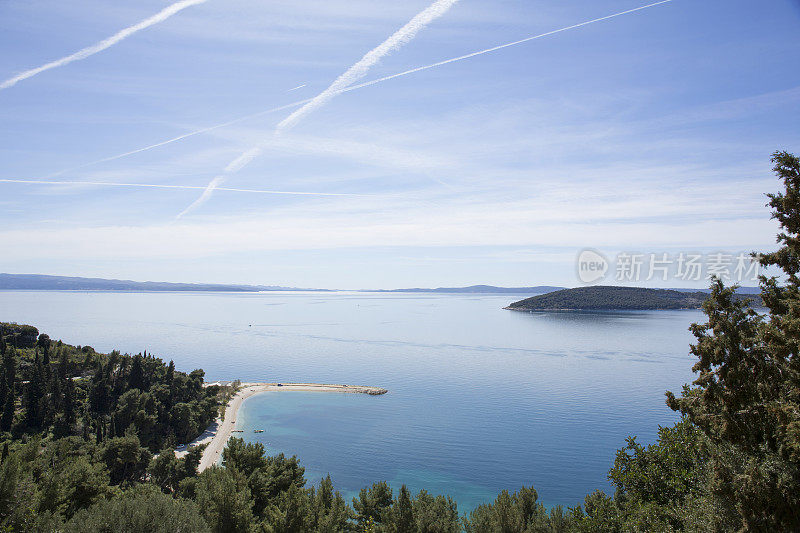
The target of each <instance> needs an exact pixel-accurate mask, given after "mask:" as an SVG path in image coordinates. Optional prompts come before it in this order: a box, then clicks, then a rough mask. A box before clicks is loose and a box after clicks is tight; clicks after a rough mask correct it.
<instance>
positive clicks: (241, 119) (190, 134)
mask: <svg viewBox="0 0 800 533" xmlns="http://www.w3.org/2000/svg"><path fill="white" fill-rule="evenodd" d="M671 1H672V0H662V1H660V2H655V3H653V4H647V5H645V6H640V7H637V8H634V9H628V10H626V11H620V12H619V13H614V14H613V15H607V16H605V17H600V18H596V19H592V20H587V21H585V22H581V23H579V24H573V25H571V26H566V27H564V28H559V29H557V30H553V31H549V32H547V33H541V34H539V35H533V36H531V37H526V38H524V39H520V40H518V41H513V42H510V43H506V44H501V45H498V46H493V47H492V48H486V49H485V50H479V51H477V52H472V53H469V54H465V55H462V56H458V57H454V58H451V59H445V60H444V61H438V62H436V63H431V64H430V65H424V66H421V67H416V68H413V69H411V70H405V71H403V72H398V73H397V74H392V75H390V76H384V77H383V78H377V79H374V80H371V81H366V82H364V83H359V84H357V85H351V86H350V87H347V88H345V89H342V90H341V91H340V93H346V92H350V91H355V90H356V89H362V88H364V87H369V86H372V85H376V84H378V83H383V82H385V81H389V80H393V79H395V78H399V77H401V76H408V75H409V74H416V73H417V72H422V71H424V70H428V69H431V68H434V67H440V66H442V65H447V64H449V63H455V62H456V61H463V60H465V59H471V58H473V57H476V56H480V55H483V54H488V53H490V52H495V51H497V50H502V49H503V48H508V47H510V46H516V45H519V44H522V43H526V42H528V41H533V40H534V39H541V38H542V37H547V36H550V35H555V34H557V33H561V32H564V31H567V30H572V29H575V28H580V27H581V26H586V25H588V24H593V23H595V22H601V21H604V20H608V19H613V18H616V17H620V16H622V15H627V14H629V13H634V12H636V11H641V10H643V9H647V8H650V7H654V6H658V5H661V4H666V3H668V2H671ZM311 100H313V98H307V99H305V100H298V101H297V102H292V103H289V104H286V105H282V106H279V107H273V108H272V109H267V110H265V111H259V112H258V113H253V114H250V115H245V116H241V117H239V118H235V119H233V120H229V121H227V122H222V123H220V124H216V125H214V126H208V127H205V128H201V129H198V130H194V131H190V132H188V133H184V134H183V135H179V136H177V137H172V138H171V139H167V140H165V141H161V142H158V143H156V144H151V145H149V146H145V147H143V148H138V149H136V150H131V151H129V152H124V153H121V154H117V155H113V156H110V157H106V158H103V159H97V160H95V161H91V162H89V163H84V164H82V165H79V166H76V167H71V168H68V169H65V170H60V171H58V172H55V173H53V174H50V175H49V176H48V177H54V176H59V175H61V174H64V173H66V172H70V171H72V170H77V169H80V168H84V167H88V166H91V165H96V164H98V163H105V162H107V161H114V160H116V159H121V158H123V157H127V156H129V155H133V154H138V153H140V152H146V151H147V150H152V149H154V148H159V147H161V146H165V145H167V144H172V143H174V142H178V141H181V140H183V139H187V138H189V137H194V136H195V135H200V134H203V133H207V132H209V131H213V130H216V129H219V128H224V127H225V126H231V125H233V124H237V123H239V122H244V121H245V120H249V119H252V118H257V117H259V116H262V115H266V114H268V113H274V112H277V111H282V110H284V109H291V108H293V107H297V106H301V105H303V104H307V103H308V102H310V101H311Z"/></svg>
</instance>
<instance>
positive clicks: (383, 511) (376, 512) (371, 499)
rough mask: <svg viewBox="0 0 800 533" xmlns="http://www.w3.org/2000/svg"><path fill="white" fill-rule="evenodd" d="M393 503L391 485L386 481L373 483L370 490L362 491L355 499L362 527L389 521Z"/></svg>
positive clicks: (354, 503) (355, 508)
mask: <svg viewBox="0 0 800 533" xmlns="http://www.w3.org/2000/svg"><path fill="white" fill-rule="evenodd" d="M392 503H393V499H392V489H391V488H390V487H389V485H388V484H387V483H386V482H385V481H381V482H379V483H373V484H372V486H371V487H369V488H368V489H367V488H364V489H361V490H360V491H359V493H358V498H353V509H354V510H355V512H356V520H357V521H358V523H359V525H361V526H362V527H363V526H364V525H366V524H367V523H375V524H380V523H382V522H384V521H386V520H388V519H389V511H390V509H391V506H392Z"/></svg>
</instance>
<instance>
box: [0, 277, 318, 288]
mask: <svg viewBox="0 0 800 533" xmlns="http://www.w3.org/2000/svg"><path fill="white" fill-rule="evenodd" d="M0 290H6V291H9V290H11V291H20V290H26V291H149V292H170V291H180V292H261V291H313V292H324V291H327V289H299V288H296V287H280V286H275V285H223V284H213V283H166V282H156V281H130V280H125V279H102V278H79V277H71V276H45V275H42V274H0Z"/></svg>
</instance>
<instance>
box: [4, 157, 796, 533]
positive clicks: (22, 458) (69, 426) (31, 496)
mask: <svg viewBox="0 0 800 533" xmlns="http://www.w3.org/2000/svg"><path fill="white" fill-rule="evenodd" d="M773 161H774V163H775V171H776V172H777V174H778V175H779V176H780V177H781V178H782V180H783V182H784V184H785V191H784V192H782V193H780V194H775V195H771V196H770V204H769V205H770V206H771V207H772V208H773V216H774V218H776V219H777V220H778V222H779V223H780V224H781V226H782V228H783V232H782V233H781V234H780V235H779V236H778V241H779V243H780V244H781V247H780V249H779V250H778V251H776V252H775V253H771V254H766V255H764V256H759V260H760V261H761V262H762V263H763V264H764V265H772V266H777V267H778V268H780V269H781V271H782V272H783V274H784V278H783V279H781V280H779V279H776V278H767V277H762V279H761V288H762V298H763V301H764V303H765V305H766V307H767V311H768V312H767V314H759V313H758V312H756V311H755V310H754V309H753V308H752V307H750V306H749V305H748V304H747V303H746V302H744V301H742V300H741V298H738V297H736V295H735V291H734V289H732V288H725V287H724V286H723V285H722V283H721V282H719V281H718V280H716V281H715V282H714V283H713V286H712V291H711V294H710V296H709V297H708V299H707V300H706V301H705V302H704V304H703V309H704V311H705V313H706V315H707V317H708V321H707V322H706V323H705V324H695V325H693V326H692V331H693V333H694V335H695V337H696V339H697V342H696V344H695V345H693V346H692V353H693V354H694V355H695V356H697V359H698V361H697V363H696V364H695V366H694V370H695V372H696V373H697V374H698V377H697V379H696V380H695V381H694V383H693V384H692V385H689V386H686V387H685V388H684V390H683V393H682V394H681V395H680V396H676V395H675V394H672V393H667V403H668V405H670V406H671V407H672V408H673V409H675V410H679V411H681V412H682V413H683V415H684V416H683V418H682V420H681V421H680V422H679V423H678V424H676V425H675V426H673V427H668V428H660V429H659V437H658V439H657V441H656V442H655V443H653V444H652V445H649V446H642V445H641V444H639V443H638V442H637V441H636V439H635V438H633V437H631V438H629V439H628V441H627V443H626V445H625V446H624V447H623V448H621V449H620V450H619V451H618V452H617V456H616V459H615V461H614V465H613V467H612V468H611V470H610V471H609V479H610V481H611V483H612V484H613V486H614V489H615V491H614V494H613V495H608V494H605V493H603V492H599V491H597V492H594V493H592V494H590V495H588V496H587V497H586V498H585V500H584V502H583V505H581V506H576V507H574V508H568V509H564V508H562V507H560V506H557V507H554V508H551V509H547V508H545V507H544V506H543V505H542V504H541V503H540V502H539V500H538V494H537V492H536V490H534V489H533V488H532V487H522V488H521V489H520V490H519V491H517V492H514V493H509V492H507V491H503V492H502V493H500V494H499V495H498V496H497V498H496V499H495V501H494V502H492V503H489V504H485V505H481V506H479V507H478V508H476V509H475V510H474V511H472V512H471V513H469V514H468V515H462V516H459V513H458V510H457V507H456V504H455V502H454V501H453V500H452V499H451V498H449V497H447V496H441V495H432V494H429V493H428V492H426V491H424V490H423V491H420V492H419V493H417V494H411V493H410V491H409V490H408V489H407V488H406V487H405V486H402V487H400V489H399V490H398V491H397V492H395V491H393V490H392V488H391V487H389V486H388V485H387V484H386V483H384V482H381V483H375V484H373V485H372V486H371V487H368V488H365V489H362V490H361V492H360V493H359V495H358V497H356V498H354V499H353V501H352V503H351V504H348V502H346V501H345V500H344V498H343V497H342V496H341V494H340V493H338V492H336V491H335V490H334V488H333V484H332V482H331V480H330V478H329V477H326V478H325V479H323V480H322V481H321V482H320V483H319V484H318V485H317V486H313V487H306V480H305V471H304V469H303V467H302V466H300V465H299V464H298V462H297V459H296V458H295V457H291V458H287V457H285V456H283V455H278V456H275V457H267V456H266V455H265V453H264V448H263V447H262V445H260V444H252V443H246V442H244V441H243V440H241V439H236V438H233V439H231V440H230V441H229V442H228V445H227V447H226V448H225V450H224V452H223V458H222V459H223V460H222V465H221V466H213V467H211V468H209V469H207V470H205V471H204V472H202V473H199V474H198V471H197V467H198V464H199V462H200V457H201V454H202V448H200V447H197V448H192V449H190V450H189V451H188V453H187V454H185V455H184V456H183V457H176V455H175V453H174V450H173V449H172V448H171V447H169V446H171V445H172V444H173V443H174V441H175V440H176V439H179V440H180V439H184V440H185V439H188V438H189V437H191V436H193V435H196V434H197V433H198V432H199V430H200V429H201V428H202V425H203V424H204V423H206V422H208V421H209V420H210V418H212V417H213V416H214V415H215V413H216V408H217V405H218V402H219V399H220V398H225V397H226V394H229V393H230V391H229V390H228V391H222V390H218V388H215V387H207V388H204V387H202V378H203V375H202V372H201V371H195V372H192V373H191V374H189V375H186V374H182V373H180V372H177V371H175V369H174V367H173V365H172V364H170V365H164V363H163V362H161V361H160V360H158V359H155V358H153V357H151V356H147V355H146V354H145V355H138V356H133V357H131V356H123V355H120V354H118V353H112V354H109V355H107V356H105V355H100V354H97V353H95V352H94V350H92V349H91V348H88V347H84V348H80V347H77V348H76V347H71V346H67V345H65V344H63V343H61V342H57V343H53V342H51V341H50V339H49V338H48V337H47V336H46V335H38V332H37V331H35V329H34V328H31V327H30V326H16V325H13V324H1V325H0V333H1V334H2V339H0V345H1V347H2V355H3V358H2V369H0V405H2V407H3V412H2V417H0V420H1V421H2V424H3V427H2V430H3V431H5V433H3V439H4V441H3V445H2V456H0V530H3V531H64V532H89V531H101V532H105V531H107V532H111V531H115V532H116V531H125V532H142V533H145V532H148V533H149V532H167V531H170V532H171V531H176V532H189V531H192V532H195V531H197V532H204V531H209V532H265V533H266V532H270V533H278V532H281V533H301V532H320V533H321V532H340V531H342V532H344V531H359V532H376V533H378V532H381V533H383V532H386V533H390V532H391V533H450V532H458V531H465V532H467V533H495V532H497V533H533V532H639V531H641V532H645V531H647V532H650V531H656V532H672V531H692V532H726V531H735V530H739V531H800V359H798V348H800V160H798V158H797V157H795V156H793V155H791V154H788V153H785V152H781V153H776V154H775V155H774V157H773ZM51 356H52V357H51ZM180 405H183V406H184V407H178V406H180ZM167 406H169V407H167ZM161 446H166V447H165V448H164V449H162V450H160V453H158V455H156V456H153V454H152V452H153V451H155V450H156V449H158V448H159V447H161Z"/></svg>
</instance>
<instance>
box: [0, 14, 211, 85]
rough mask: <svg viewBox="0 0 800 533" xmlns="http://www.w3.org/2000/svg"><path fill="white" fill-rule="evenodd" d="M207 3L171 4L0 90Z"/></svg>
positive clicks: (27, 72)
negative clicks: (187, 9) (190, 8)
mask: <svg viewBox="0 0 800 533" xmlns="http://www.w3.org/2000/svg"><path fill="white" fill-rule="evenodd" d="M207 1H208V0H182V1H181V2H177V3H175V4H172V5H171V6H168V7H166V8H164V9H162V10H161V11H159V12H158V13H156V14H155V15H153V16H152V17H150V18H147V19H144V20H143V21H141V22H139V23H137V24H134V25H133V26H129V27H127V28H125V29H124V30H120V31H119V32H117V33H115V34H114V35H112V36H111V37H109V38H107V39H104V40H102V41H100V42H99V43H97V44H93V45H92V46H88V47H86V48H83V49H82V50H78V51H77V52H75V53H74V54H71V55H68V56H66V57H62V58H61V59H56V60H55V61H51V62H50V63H46V64H44V65H42V66H41V67H36V68H32V69H30V70H26V71H25V72H22V73H20V74H17V75H16V76H14V77H13V78H9V79H7V80H6V81H4V82H2V83H0V90H2V89H8V88H9V87H12V86H13V85H16V84H17V83H18V82H20V81H22V80H25V79H28V78H32V77H33V76H36V75H37V74H39V73H40V72H44V71H45V70H50V69H51V68H56V67H63V66H64V65H67V64H69V63H72V62H73V61H80V60H81V59H86V58H87V57H89V56H93V55H94V54H96V53H98V52H102V51H103V50H105V49H106V48H110V47H111V46H114V45H115V44H117V43H118V42H120V41H122V40H123V39H125V38H127V37H130V36H131V35H133V34H134V33H136V32H138V31H141V30H143V29H145V28H149V27H150V26H152V25H154V24H158V23H159V22H163V21H165V20H167V19H168V18H170V17H171V16H172V15H174V14H176V13H178V12H179V11H182V10H184V9H186V8H187V7H191V6H193V5H197V4H202V3H204V2H207Z"/></svg>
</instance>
